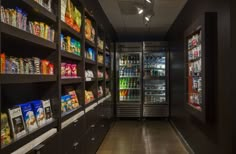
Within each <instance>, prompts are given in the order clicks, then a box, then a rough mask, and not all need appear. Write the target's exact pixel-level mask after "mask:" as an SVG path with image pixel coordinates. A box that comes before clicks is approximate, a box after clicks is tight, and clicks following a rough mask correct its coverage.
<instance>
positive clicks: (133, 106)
mask: <svg viewBox="0 0 236 154" xmlns="http://www.w3.org/2000/svg"><path fill="white" fill-rule="evenodd" d="M116 113H117V117H137V118H138V117H140V116H141V103H118V104H117V105H116Z"/></svg>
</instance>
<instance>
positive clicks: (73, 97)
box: [69, 90, 79, 108]
mask: <svg viewBox="0 0 236 154" xmlns="http://www.w3.org/2000/svg"><path fill="white" fill-rule="evenodd" d="M69 95H70V96H71V102H72V107H73V108H78V107H79V101H78V98H77V95H76V92H75V91H74V90H73V91H70V92H69Z"/></svg>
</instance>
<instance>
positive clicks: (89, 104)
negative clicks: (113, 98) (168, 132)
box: [84, 99, 97, 108]
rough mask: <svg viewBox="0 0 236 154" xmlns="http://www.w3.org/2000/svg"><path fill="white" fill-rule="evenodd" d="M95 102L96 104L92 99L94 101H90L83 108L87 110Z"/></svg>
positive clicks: (95, 100)
mask: <svg viewBox="0 0 236 154" xmlns="http://www.w3.org/2000/svg"><path fill="white" fill-rule="evenodd" d="M95 102H97V99H94V100H92V101H90V102H89V103H87V104H85V105H84V107H85V108H87V107H89V106H91V105H93V104H94V103H95Z"/></svg>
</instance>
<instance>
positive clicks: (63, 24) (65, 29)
mask: <svg viewBox="0 0 236 154" xmlns="http://www.w3.org/2000/svg"><path fill="white" fill-rule="evenodd" d="M61 29H62V31H63V30H64V31H66V32H68V33H70V34H71V35H72V36H74V37H76V38H77V39H80V40H81V39H82V35H81V33H79V32H77V31H76V30H74V29H73V28H71V27H70V26H69V25H67V24H66V23H65V22H63V21H61Z"/></svg>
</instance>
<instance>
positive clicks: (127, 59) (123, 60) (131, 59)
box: [120, 55, 140, 65]
mask: <svg viewBox="0 0 236 154" xmlns="http://www.w3.org/2000/svg"><path fill="white" fill-rule="evenodd" d="M127 64H140V61H139V55H122V56H121V57H120V65H127Z"/></svg>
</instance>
